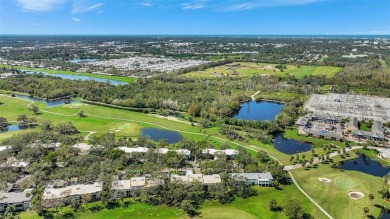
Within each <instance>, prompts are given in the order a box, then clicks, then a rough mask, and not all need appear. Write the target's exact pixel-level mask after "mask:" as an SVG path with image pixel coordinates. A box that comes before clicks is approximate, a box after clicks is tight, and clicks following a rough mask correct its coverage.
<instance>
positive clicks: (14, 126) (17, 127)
mask: <svg viewBox="0 0 390 219" xmlns="http://www.w3.org/2000/svg"><path fill="white" fill-rule="evenodd" d="M19 130H20V128H19V126H18V125H9V126H7V129H6V130H3V131H2V130H0V133H1V132H13V131H19Z"/></svg>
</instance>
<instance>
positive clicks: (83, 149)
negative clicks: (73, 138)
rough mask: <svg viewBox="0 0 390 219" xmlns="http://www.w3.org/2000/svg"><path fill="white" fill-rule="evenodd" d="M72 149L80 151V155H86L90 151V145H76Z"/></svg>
mask: <svg viewBox="0 0 390 219" xmlns="http://www.w3.org/2000/svg"><path fill="white" fill-rule="evenodd" d="M72 147H74V148H78V149H80V152H81V153H82V154H87V153H88V152H89V150H91V148H92V145H89V144H85V143H77V144H75V145H73V146H72Z"/></svg>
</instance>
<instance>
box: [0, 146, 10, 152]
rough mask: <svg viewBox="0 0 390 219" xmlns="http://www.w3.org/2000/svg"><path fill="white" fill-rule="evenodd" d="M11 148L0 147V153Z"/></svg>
mask: <svg viewBox="0 0 390 219" xmlns="http://www.w3.org/2000/svg"><path fill="white" fill-rule="evenodd" d="M10 148H11V146H0V152H1V151H5V150H8V149H10Z"/></svg>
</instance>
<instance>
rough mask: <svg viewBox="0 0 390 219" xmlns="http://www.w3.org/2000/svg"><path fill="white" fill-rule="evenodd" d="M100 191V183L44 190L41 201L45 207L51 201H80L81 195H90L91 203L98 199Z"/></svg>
mask: <svg viewBox="0 0 390 219" xmlns="http://www.w3.org/2000/svg"><path fill="white" fill-rule="evenodd" d="M101 191H102V185H101V183H98V182H96V183H94V184H85V185H72V186H67V187H63V188H46V189H45V191H44V192H43V197H42V199H43V200H44V201H45V202H46V205H48V203H50V201H51V200H56V199H64V198H73V199H74V200H78V201H79V200H81V197H82V196H83V195H91V201H94V200H98V199H100V192H101Z"/></svg>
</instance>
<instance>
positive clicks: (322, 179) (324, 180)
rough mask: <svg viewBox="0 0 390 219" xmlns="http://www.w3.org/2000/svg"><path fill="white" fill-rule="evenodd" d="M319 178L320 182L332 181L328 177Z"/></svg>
mask: <svg viewBox="0 0 390 219" xmlns="http://www.w3.org/2000/svg"><path fill="white" fill-rule="evenodd" d="M318 180H319V181H320V182H324V183H330V182H332V180H330V179H328V178H318Z"/></svg>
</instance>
